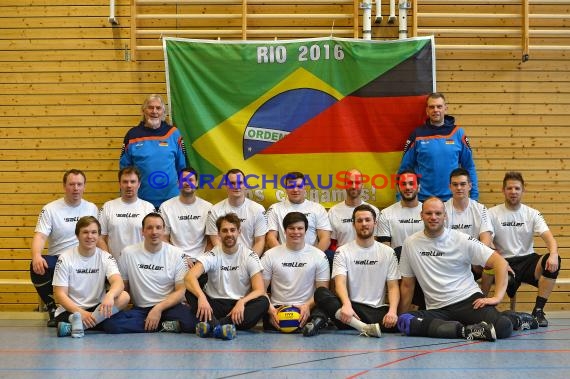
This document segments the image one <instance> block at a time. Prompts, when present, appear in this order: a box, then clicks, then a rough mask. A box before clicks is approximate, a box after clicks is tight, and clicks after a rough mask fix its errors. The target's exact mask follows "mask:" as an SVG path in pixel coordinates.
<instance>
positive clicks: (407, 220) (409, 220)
mask: <svg viewBox="0 0 570 379" xmlns="http://www.w3.org/2000/svg"><path fill="white" fill-rule="evenodd" d="M398 222H399V223H400V224H419V223H420V222H422V220H416V219H414V218H404V219H400V220H398Z"/></svg>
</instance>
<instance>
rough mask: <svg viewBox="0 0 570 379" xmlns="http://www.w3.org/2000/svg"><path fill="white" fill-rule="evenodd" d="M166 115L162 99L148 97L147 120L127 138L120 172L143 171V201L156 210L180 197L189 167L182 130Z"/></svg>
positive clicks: (145, 113) (145, 111)
mask: <svg viewBox="0 0 570 379" xmlns="http://www.w3.org/2000/svg"><path fill="white" fill-rule="evenodd" d="M165 111H166V110H165V106H164V101H163V100H162V98H161V97H160V96H159V95H150V96H149V97H147V99H146V100H145V102H144V104H143V106H142V112H143V119H142V121H141V122H140V124H139V125H137V126H135V127H134V128H131V129H130V130H129V131H128V132H127V134H126V135H125V139H124V141H123V149H122V151H121V158H120V161H119V166H120V168H124V167H127V166H135V167H137V168H138V169H139V171H140V172H141V187H140V189H139V197H140V198H141V199H143V200H146V201H148V202H150V203H152V204H153V205H154V206H155V207H156V209H158V208H159V207H160V204H162V202H164V201H165V200H168V199H170V198H172V197H174V196H177V195H178V193H179V192H180V191H179V189H178V172H179V171H180V170H182V169H183V168H184V167H186V166H187V156H186V149H185V147H184V140H183V139H182V135H181V134H180V131H179V130H178V129H176V128H175V127H174V126H172V125H169V124H168V123H166V122H165V121H164V119H165Z"/></svg>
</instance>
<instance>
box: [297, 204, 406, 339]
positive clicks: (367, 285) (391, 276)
mask: <svg viewBox="0 0 570 379" xmlns="http://www.w3.org/2000/svg"><path fill="white" fill-rule="evenodd" d="M376 216H377V215H376V210H375V209H373V208H372V207H371V206H370V205H368V204H361V205H359V206H357V207H356V208H354V211H353V212H352V224H353V227H354V229H355V232H356V239H355V240H353V241H352V242H349V243H347V244H345V245H342V246H341V247H339V248H338V250H337V251H336V254H335V256H334V262H333V271H332V277H333V279H334V283H335V290H336V296H335V295H334V294H333V293H332V292H331V291H330V290H329V289H328V288H325V287H319V288H317V290H316V291H315V302H316V303H317V307H319V308H321V309H323V310H324V311H325V312H326V314H327V316H328V317H330V318H331V319H332V320H335V323H336V325H337V327H338V328H339V329H347V328H349V327H352V328H354V329H356V330H358V331H359V332H360V334H361V335H364V336H369V337H380V336H381V330H382V331H384V332H397V331H398V329H397V328H396V322H397V321H398V315H397V310H398V302H399V300H400V290H399V287H398V283H399V280H400V271H399V269H398V261H397V259H396V255H395V253H394V250H393V249H392V248H390V247H388V246H386V245H384V244H382V243H380V242H376V241H375V240H374V232H375V231H376ZM386 287H387V290H388V291H387V292H388V299H389V301H390V305H387V304H386V303H385V302H384V298H385V295H386ZM317 331H318V330H317V329H313V330H312V332H313V333H311V334H310V335H314V334H316V333H317ZM308 334H309V333H308Z"/></svg>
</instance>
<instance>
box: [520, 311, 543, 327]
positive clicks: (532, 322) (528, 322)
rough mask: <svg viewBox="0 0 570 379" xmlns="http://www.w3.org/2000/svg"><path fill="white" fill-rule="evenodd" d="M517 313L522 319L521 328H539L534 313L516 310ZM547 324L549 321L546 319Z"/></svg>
mask: <svg viewBox="0 0 570 379" xmlns="http://www.w3.org/2000/svg"><path fill="white" fill-rule="evenodd" d="M516 314H517V317H518V318H519V319H520V320H521V326H520V330H530V329H538V321H537V319H536V318H535V317H534V316H533V315H531V314H530V313H524V312H516ZM545 320H546V319H545ZM546 324H547V325H548V321H546Z"/></svg>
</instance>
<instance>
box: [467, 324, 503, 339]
mask: <svg viewBox="0 0 570 379" xmlns="http://www.w3.org/2000/svg"><path fill="white" fill-rule="evenodd" d="M463 336H464V337H465V339H467V340H469V341H472V340H483V341H491V342H493V341H495V340H496V339H497V334H496V333H495V327H494V326H493V325H491V324H488V323H486V322H485V321H481V322H480V323H478V324H473V325H467V326H465V327H463Z"/></svg>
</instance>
